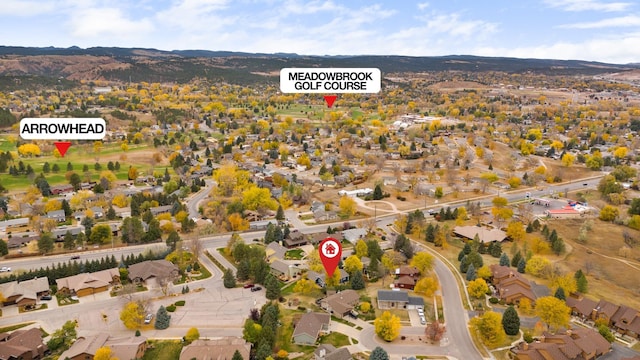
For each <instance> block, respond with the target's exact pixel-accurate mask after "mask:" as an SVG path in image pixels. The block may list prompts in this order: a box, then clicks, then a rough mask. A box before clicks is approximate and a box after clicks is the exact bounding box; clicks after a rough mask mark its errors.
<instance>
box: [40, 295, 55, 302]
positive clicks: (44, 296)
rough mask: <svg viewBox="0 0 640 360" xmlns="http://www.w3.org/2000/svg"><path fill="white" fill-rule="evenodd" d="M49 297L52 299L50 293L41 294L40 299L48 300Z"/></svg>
mask: <svg viewBox="0 0 640 360" xmlns="http://www.w3.org/2000/svg"><path fill="white" fill-rule="evenodd" d="M51 299H53V297H52V296H51V295H42V296H40V300H46V301H49V300H51Z"/></svg>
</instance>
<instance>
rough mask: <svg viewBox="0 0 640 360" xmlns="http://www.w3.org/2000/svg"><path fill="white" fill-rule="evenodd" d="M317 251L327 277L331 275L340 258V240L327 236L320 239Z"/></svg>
mask: <svg viewBox="0 0 640 360" xmlns="http://www.w3.org/2000/svg"><path fill="white" fill-rule="evenodd" d="M318 251H319V252H320V260H322V265H324V270H325V271H326V272H327V275H329V277H332V276H333V272H334V271H335V270H336V268H337V267H338V264H339V263H340V259H341V258H342V245H340V241H338V240H336V239H334V238H331V237H328V238H326V239H324V240H322V242H321V243H320V246H319V247H318Z"/></svg>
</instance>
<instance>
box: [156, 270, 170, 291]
mask: <svg viewBox="0 0 640 360" xmlns="http://www.w3.org/2000/svg"><path fill="white" fill-rule="evenodd" d="M173 279H174V277H173V276H171V275H170V274H165V275H160V276H158V277H156V281H157V282H158V285H159V286H160V291H162V295H164V296H167V295H169V288H170V287H171V283H172V282H173Z"/></svg>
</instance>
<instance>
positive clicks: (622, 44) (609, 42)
mask: <svg viewBox="0 0 640 360" xmlns="http://www.w3.org/2000/svg"><path fill="white" fill-rule="evenodd" d="M603 49H606V51H603ZM469 50H470V51H469V52H470V53H474V54H478V55H483V56H509V57H519V58H539V59H562V60H571V59H589V60H592V61H600V62H608V63H617V64H626V63H631V62H637V61H638V59H640V32H634V33H627V34H618V35H616V36H611V37H601V38H596V39H590V40H586V41H583V42H571V43H570V42H566V41H561V42H556V43H554V44H548V45H546V44H543V45H537V46H527V47H513V48H499V47H477V48H475V49H469Z"/></svg>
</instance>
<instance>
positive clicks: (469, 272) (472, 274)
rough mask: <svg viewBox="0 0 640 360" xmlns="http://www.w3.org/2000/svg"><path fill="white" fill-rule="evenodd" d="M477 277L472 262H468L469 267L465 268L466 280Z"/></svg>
mask: <svg viewBox="0 0 640 360" xmlns="http://www.w3.org/2000/svg"><path fill="white" fill-rule="evenodd" d="M477 277H478V274H477V273H476V268H475V267H474V266H473V264H469V268H467V281H473V280H475V279H476V278H477Z"/></svg>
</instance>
